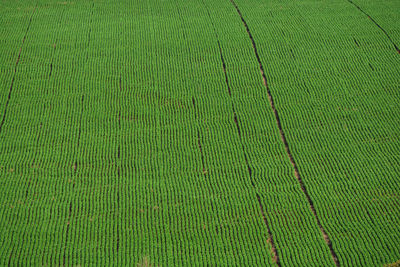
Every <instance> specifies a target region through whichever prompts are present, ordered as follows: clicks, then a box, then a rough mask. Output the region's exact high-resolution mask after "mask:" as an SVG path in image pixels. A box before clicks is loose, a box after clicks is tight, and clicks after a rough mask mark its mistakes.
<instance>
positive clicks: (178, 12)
mask: <svg viewBox="0 0 400 267" xmlns="http://www.w3.org/2000/svg"><path fill="white" fill-rule="evenodd" d="M174 4H175V7H176V10H177V14H178V16H179V21H180V23H181V27H182V37H183V40H185V41H187V38H186V34H185V30H184V25H183V16H182V14H181V11H180V8H179V6H178V4H177V3H176V1H174ZM192 105H193V109H194V116H195V121H198V120H199V118H198V117H197V110H196V100H195V98H194V97H192ZM201 139H202V137H201V134H200V129H199V127H198V126H197V147H198V148H199V151H200V157H201V166H202V173H203V175H206V174H207V168H206V164H205V160H204V152H203V147H202V145H201V144H202V140H201ZM217 231H218V230H217Z"/></svg>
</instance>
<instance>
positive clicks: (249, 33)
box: [229, 0, 340, 266]
mask: <svg viewBox="0 0 400 267" xmlns="http://www.w3.org/2000/svg"><path fill="white" fill-rule="evenodd" d="M229 1H230V2H231V3H232V5H233V6H234V8H235V9H236V12H237V13H238V15H239V17H240V19H241V20H242V23H243V26H244V27H245V28H246V31H247V34H248V36H249V39H250V41H251V43H252V46H253V50H254V55H255V57H256V59H257V62H258V64H259V68H260V72H261V76H262V80H263V85H264V86H265V88H266V89H267V94H268V100H269V104H270V106H271V109H272V111H273V113H274V116H275V121H276V125H277V127H278V129H279V134H280V137H281V141H282V142H283V144H284V146H285V151H286V154H287V156H288V158H289V161H290V163H291V165H292V166H293V169H294V176H295V177H296V179H297V181H298V182H299V185H300V188H301V190H302V191H303V193H304V195H305V197H306V199H307V202H308V204H309V207H310V210H311V212H312V214H313V216H314V218H315V220H316V222H317V225H318V227H319V230H320V232H321V234H322V236H323V238H324V241H325V243H326V244H327V246H328V248H329V251H330V253H331V256H332V260H333V262H334V263H335V265H336V266H340V263H339V260H338V257H337V254H336V252H335V250H334V249H333V246H332V241H331V240H330V238H329V235H328V233H327V232H326V230H325V229H324V227H323V226H322V223H321V221H320V219H319V216H318V214H317V211H316V209H315V206H314V203H313V201H312V199H311V196H310V194H309V193H308V191H307V188H306V186H305V184H304V181H303V179H302V178H301V176H300V173H299V170H298V167H297V164H296V162H295V160H294V157H293V155H292V153H291V151H290V148H289V144H288V141H287V139H286V136H285V132H284V131H283V127H282V124H281V120H280V118H279V114H278V110H277V109H276V107H275V104H274V100H273V97H272V93H271V91H270V89H269V86H268V83H267V78H266V76H265V72H264V67H263V65H262V63H261V59H260V56H259V54H258V51H257V46H256V43H255V41H254V38H253V36H252V34H251V31H250V29H249V26H248V24H247V22H246V21H245V19H244V17H243V15H242V13H241V11H240V9H239V7H238V5H237V4H236V2H235V1H234V0H229Z"/></svg>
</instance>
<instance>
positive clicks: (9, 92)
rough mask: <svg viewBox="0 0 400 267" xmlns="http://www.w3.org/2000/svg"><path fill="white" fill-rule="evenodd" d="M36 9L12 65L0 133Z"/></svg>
mask: <svg viewBox="0 0 400 267" xmlns="http://www.w3.org/2000/svg"><path fill="white" fill-rule="evenodd" d="M36 9H37V5H36V6H35V8H34V9H33V12H32V14H31V17H30V18H29V23H28V26H27V27H26V31H25V35H24V38H23V39H22V44H21V47H20V48H19V53H18V58H17V61H16V62H15V66H14V74H13V77H12V80H11V85H10V88H9V90H8V96H7V101H6V106H5V107H4V112H3V117H2V119H1V122H0V133H1V130H2V129H3V125H4V122H5V120H6V114H7V108H8V104H9V103H10V99H11V95H12V92H13V88H14V82H15V76H16V74H17V67H18V63H19V61H20V59H21V53H22V48H23V47H24V44H25V40H26V37H27V35H28V32H29V29H30V28H31V24H32V19H33V15H34V14H35V12H36Z"/></svg>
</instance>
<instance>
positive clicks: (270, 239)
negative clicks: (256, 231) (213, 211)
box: [202, 0, 281, 266]
mask: <svg viewBox="0 0 400 267" xmlns="http://www.w3.org/2000/svg"><path fill="white" fill-rule="evenodd" d="M202 2H203V5H204V7H205V9H206V11H207V14H208V17H209V19H210V22H211V25H212V27H213V31H214V35H215V39H216V42H217V45H218V49H219V54H220V58H221V63H222V69H223V71H224V76H225V84H226V87H227V90H228V94H229V97H230V99H231V103H232V113H233V119H234V122H235V125H236V131H237V134H238V136H239V140H240V143H241V146H242V152H243V156H244V160H245V163H246V167H247V171H248V173H249V177H250V182H251V185H252V187H253V189H254V190H255V194H256V198H257V202H258V206H259V209H260V212H261V215H262V218H263V221H264V224H265V226H266V229H267V234H268V239H267V242H268V243H269V244H270V245H271V255H272V259H273V261H274V262H275V263H276V265H277V266H281V262H280V259H279V255H278V251H277V248H276V245H275V242H274V238H273V235H272V231H271V227H270V225H269V222H268V220H267V217H266V215H265V209H264V207H263V205H262V201H261V197H260V195H259V194H258V192H257V191H256V185H255V183H254V181H253V174H252V169H251V166H250V163H249V160H248V156H247V153H246V149H245V145H244V143H243V137H242V133H241V130H240V126H239V119H238V116H237V113H236V109H235V105H234V103H233V100H232V90H231V86H230V83H229V79H228V74H227V71H226V63H225V59H224V56H223V53H222V47H221V43H220V40H219V36H218V33H217V30H216V27H215V25H214V22H213V20H212V17H211V14H210V11H209V9H208V7H207V5H206V4H205V2H204V0H202Z"/></svg>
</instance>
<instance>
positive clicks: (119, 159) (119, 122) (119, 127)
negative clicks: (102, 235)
mask: <svg viewBox="0 0 400 267" xmlns="http://www.w3.org/2000/svg"><path fill="white" fill-rule="evenodd" d="M118 83H119V92H120V93H121V91H122V82H121V76H119V82H118ZM118 99H121V97H118ZM118 132H119V135H118V137H121V109H119V110H118ZM120 141H121V140H119V141H118V152H117V153H118V154H117V157H118V163H117V164H118V167H117V175H118V177H117V179H118V180H117V212H116V214H117V219H118V217H119V182H120V179H121V143H120ZM116 235H117V241H116V247H117V254H118V252H119V227H118V225H117V233H116Z"/></svg>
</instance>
